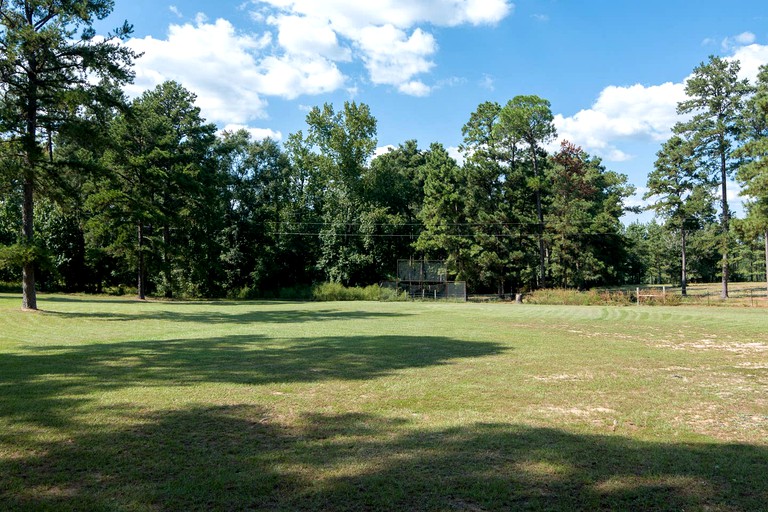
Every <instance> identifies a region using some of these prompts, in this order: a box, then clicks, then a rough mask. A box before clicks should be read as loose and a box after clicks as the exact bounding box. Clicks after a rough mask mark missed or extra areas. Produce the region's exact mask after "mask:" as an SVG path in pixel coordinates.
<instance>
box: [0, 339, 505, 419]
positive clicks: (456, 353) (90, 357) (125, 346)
mask: <svg viewBox="0 0 768 512" xmlns="http://www.w3.org/2000/svg"><path fill="white" fill-rule="evenodd" d="M503 350H509V348H506V347H502V346H501V345H500V344H497V343H491V342H468V341H462V340H455V339H451V338H446V337H440V336H349V337H340V336H334V337H312V338H291V339H272V338H266V337H263V336H258V335H236V336H225V337H216V338H202V339H175V340H160V341H158V340H152V341H128V342H119V343H101V344H90V345H77V346H46V347H44V348H37V349H35V351H33V352H29V353H16V354H4V355H3V356H2V357H0V414H1V415H2V416H4V417H14V418H17V419H24V420H25V421H32V422H35V423H42V424H45V425H53V426H60V425H62V424H66V422H67V421H68V417H69V416H70V413H71V412H72V411H73V410H74V409H75V408H77V407H78V406H80V405H82V404H83V403H84V402H87V401H88V400H91V399H92V395H94V394H95V393H98V392H101V391H108V390H112V389H120V388H124V387H129V386H141V387H155V386H158V387H159V386H175V387H178V386H195V385H198V384H200V383H227V384H244V385H262V384H279V383H296V382H322V381H326V380H333V379H340V380H365V379H374V378H377V377H381V376H385V375H389V374H392V373H393V372H396V371H399V370H404V369H408V368H424V367H429V366H438V365H444V364H448V363H449V362H450V361H451V360H454V359H459V358H468V357H484V356H489V355H494V354H499V353H501V352H502V351H503Z"/></svg>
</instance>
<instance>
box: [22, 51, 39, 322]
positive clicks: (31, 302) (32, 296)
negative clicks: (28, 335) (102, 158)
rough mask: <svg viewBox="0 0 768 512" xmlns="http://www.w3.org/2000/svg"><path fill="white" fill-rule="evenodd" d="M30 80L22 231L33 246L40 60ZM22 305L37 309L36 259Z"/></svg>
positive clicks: (27, 268) (28, 267) (27, 267)
mask: <svg viewBox="0 0 768 512" xmlns="http://www.w3.org/2000/svg"><path fill="white" fill-rule="evenodd" d="M27 80H28V81H29V82H28V83H29V85H28V89H27V105H26V107H27V111H26V115H27V123H26V124H27V126H26V132H25V134H24V153H25V155H24V164H25V167H26V169H25V173H24V199H23V205H22V213H21V230H22V237H23V240H24V245H26V246H27V247H29V248H31V247H32V246H33V244H34V243H35V223H34V212H35V193H34V191H35V178H34V176H35V163H36V161H37V153H38V151H39V148H38V146H37V106H38V102H37V61H36V59H35V58H34V57H32V58H30V59H29V70H28V71H27ZM21 308H22V309H25V310H36V309H37V291H36V290H35V262H34V261H26V262H25V263H24V268H23V269H22V274H21Z"/></svg>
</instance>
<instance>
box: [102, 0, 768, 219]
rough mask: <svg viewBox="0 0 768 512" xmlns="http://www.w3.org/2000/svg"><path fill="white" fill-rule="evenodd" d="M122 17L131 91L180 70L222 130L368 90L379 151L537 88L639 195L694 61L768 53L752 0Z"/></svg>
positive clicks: (351, 6) (187, 0) (132, 7)
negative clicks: (128, 31)
mask: <svg viewBox="0 0 768 512" xmlns="http://www.w3.org/2000/svg"><path fill="white" fill-rule="evenodd" d="M123 19H127V20H128V21H129V22H130V23H132V24H133V25H134V28H135V33H134V39H133V40H132V41H131V42H130V44H131V45H132V46H134V47H135V48H136V49H137V50H139V51H142V52H144V57H142V58H141V59H140V60H139V61H138V62H137V80H136V83H135V84H134V85H133V86H132V87H131V88H130V90H129V92H130V93H131V94H133V95H138V94H140V93H141V92H142V91H143V90H146V89H148V88H152V87H154V86H155V85H157V84H158V83H160V82H161V81H163V80H167V79H173V80H177V81H179V82H181V83H182V84H183V85H184V86H185V87H187V88H188V89H190V90H191V91H193V92H194V93H196V94H197V95H198V103H199V105H200V106H201V108H202V109H203V115H204V116H205V117H206V118H207V119H208V120H209V121H212V122H215V123H216V124H218V125H219V127H220V128H225V127H229V128H235V127H247V128H249V129H251V131H252V132H253V133H254V135H255V136H260V137H263V136H267V135H269V136H272V137H273V138H278V139H282V140H285V138H286V137H287V136H288V134H290V133H293V132H295V131H297V130H300V129H304V127H305V126H304V117H305V115H306V111H307V109H308V108H310V107H311V106H314V105H321V104H323V103H325V102H331V103H334V104H336V105H341V104H342V103H343V102H344V101H345V100H355V101H358V102H364V103H367V104H368V105H370V106H371V109H372V111H373V114H374V116H375V117H376V118H377V120H378V138H379V145H380V146H381V147H384V146H387V145H397V144H399V143H402V142H404V141H406V140H408V139H417V140H418V141H419V143H420V145H421V146H422V147H427V146H428V145H429V144H430V143H431V142H440V143H442V144H443V145H445V146H446V147H448V148H455V147H457V146H458V145H459V144H460V143H461V127H462V125H463V124H464V123H465V122H466V121H467V120H468V118H469V115H470V114H471V112H472V111H474V110H475V108H476V107H477V105H479V104H480V103H482V102H483V101H489V100H490V101H497V102H499V103H502V104H503V103H506V101H508V100H509V99H511V98H512V97H514V96H516V95H519V94H536V95H539V96H541V97H543V98H546V99H548V100H549V101H550V102H551V103H552V111H553V113H555V114H556V125H557V127H558V132H559V135H560V137H559V138H560V139H562V138H568V139H569V140H571V141H572V142H574V143H576V144H578V145H581V146H582V147H584V149H586V150H587V151H588V152H590V153H591V154H595V155H598V156H600V157H602V158H603V159H604V162H605V164H606V166H607V167H608V168H609V169H612V170H615V171H618V172H622V173H624V174H627V175H628V176H629V178H630V181H631V182H632V183H633V184H634V185H636V186H637V187H638V189H639V194H640V195H641V194H642V192H643V190H642V187H644V185H645V181H646V176H647V174H648V172H649V171H650V170H651V168H652V166H653V161H654V158H655V153H656V151H657V150H658V149H659V147H660V145H661V143H662V142H663V140H665V138H666V137H667V136H668V134H669V128H670V127H671V125H672V124H674V122H675V121H676V120H677V117H676V114H675V112H674V107H675V104H676V102H677V101H680V100H681V99H683V98H684V86H683V83H684V81H685V78H686V77H687V76H688V75H689V74H690V73H691V71H692V70H693V68H694V67H695V66H696V65H698V64H699V63H700V62H702V61H704V60H706V59H707V57H708V56H709V55H720V56H723V57H729V58H738V59H739V60H740V61H741V62H742V65H743V72H744V75H745V76H747V77H752V76H754V75H755V74H756V71H757V67H758V66H759V65H760V64H765V63H768V11H766V10H765V5H764V1H762V2H759V1H754V0H732V1H730V2H727V3H726V2H722V1H713V0H700V1H697V2H690V1H683V0H667V1H657V0H650V1H648V0H647V1H645V2H617V1H608V0H589V1H576V0H517V1H515V2H512V1H509V0H380V1H377V2H365V1H362V0H259V1H256V0H251V1H248V0H218V1H216V2H211V1H202V0H173V1H171V2H163V1H157V0H152V1H150V0H130V1H129V0H116V6H115V11H114V12H113V14H112V16H111V17H110V18H109V19H108V20H106V22H105V24H103V25H101V26H102V28H105V29H106V28H109V27H111V26H116V25H118V24H120V23H121V22H122V20H123ZM732 189H733V190H734V193H735V192H736V187H732ZM646 218H647V217H646Z"/></svg>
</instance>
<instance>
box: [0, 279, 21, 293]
mask: <svg viewBox="0 0 768 512" xmlns="http://www.w3.org/2000/svg"><path fill="white" fill-rule="evenodd" d="M20 292H21V283H20V282H19V283H8V282H4V281H0V293H20Z"/></svg>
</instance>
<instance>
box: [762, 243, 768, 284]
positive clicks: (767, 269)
mask: <svg viewBox="0 0 768 512" xmlns="http://www.w3.org/2000/svg"><path fill="white" fill-rule="evenodd" d="M763 236H764V237H765V287H766V290H768V229H766V230H765V233H764V234H763Z"/></svg>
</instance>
